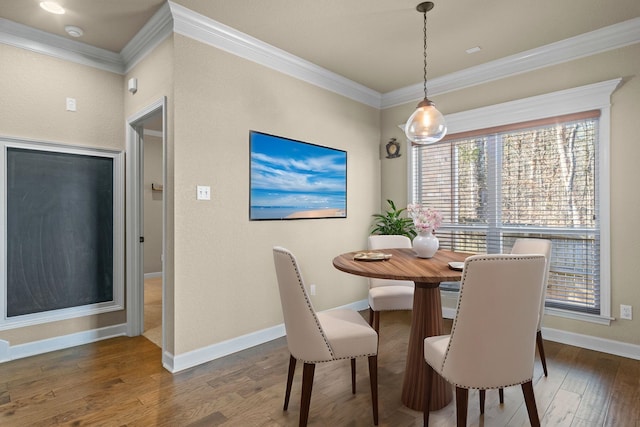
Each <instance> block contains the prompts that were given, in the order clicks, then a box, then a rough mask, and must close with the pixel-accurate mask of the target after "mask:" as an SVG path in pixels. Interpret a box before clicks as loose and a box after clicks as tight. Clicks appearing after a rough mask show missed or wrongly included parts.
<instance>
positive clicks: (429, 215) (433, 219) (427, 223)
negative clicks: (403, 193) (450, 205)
mask: <svg viewBox="0 0 640 427" xmlns="http://www.w3.org/2000/svg"><path fill="white" fill-rule="evenodd" d="M407 212H408V214H409V216H410V217H411V218H412V219H413V226H414V227H415V229H416V231H418V232H422V231H430V232H435V231H436V230H437V229H438V228H440V226H441V225H442V214H441V213H440V212H438V211H437V210H435V209H431V208H427V207H424V206H422V205H419V204H410V205H408V206H407Z"/></svg>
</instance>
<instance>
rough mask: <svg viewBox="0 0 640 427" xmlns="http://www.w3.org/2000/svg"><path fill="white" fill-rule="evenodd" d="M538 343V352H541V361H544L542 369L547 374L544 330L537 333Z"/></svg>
mask: <svg viewBox="0 0 640 427" xmlns="http://www.w3.org/2000/svg"><path fill="white" fill-rule="evenodd" d="M536 344H538V353H540V361H542V370H543V371H544V376H545V377H546V376H548V375H547V358H546V357H544V344H543V343H542V331H538V333H537V334H536Z"/></svg>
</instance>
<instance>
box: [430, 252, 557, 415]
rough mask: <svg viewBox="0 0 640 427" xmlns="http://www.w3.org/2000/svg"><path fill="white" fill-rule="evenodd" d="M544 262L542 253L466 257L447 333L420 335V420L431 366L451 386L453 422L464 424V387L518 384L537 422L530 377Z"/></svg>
mask: <svg viewBox="0 0 640 427" xmlns="http://www.w3.org/2000/svg"><path fill="white" fill-rule="evenodd" d="M545 266H546V260H545V258H544V256H543V255H512V254H509V255H502V254H496V255H474V256H471V257H469V258H467V260H466V261H465V265H464V270H463V273H462V281H461V282H460V297H459V299H458V307H457V311H456V316H455V319H454V321H453V326H452V328H451V334H450V335H439V336H434V337H428V338H426V339H425V340H424V358H425V361H426V363H427V366H426V369H425V373H426V375H425V376H426V378H425V379H424V381H425V383H424V384H425V400H424V425H425V426H427V425H428V424H429V400H430V398H431V382H432V378H433V372H434V371H435V372H437V373H438V374H440V375H441V376H442V377H443V378H444V379H445V380H447V381H448V382H449V383H451V384H453V385H454V386H455V387H456V413H457V425H458V426H466V420H467V406H468V391H469V389H479V390H486V389H492V388H503V387H507V386H512V385H518V384H520V385H521V387H522V391H523V394H524V399H525V404H526V407H527V412H528V414H529V421H530V423H531V425H532V426H534V427H536V426H539V425H540V420H539V417H538V412H537V408H536V402H535V396H534V393H533V384H532V377H533V362H534V358H535V337H536V330H537V327H538V316H539V312H540V305H539V301H540V299H541V298H542V297H541V294H542V290H543V289H542V288H543V278H544V275H545V268H546V267H545ZM514 283H518V286H514Z"/></svg>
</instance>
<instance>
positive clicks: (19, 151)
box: [2, 143, 124, 327]
mask: <svg viewBox="0 0 640 427" xmlns="http://www.w3.org/2000/svg"><path fill="white" fill-rule="evenodd" d="M2 150H3V157H4V158H3V172H4V173H3V175H4V177H5V179H4V189H3V190H4V191H3V201H4V209H3V215H4V221H3V223H4V233H3V235H4V236H5V238H4V239H3V240H4V251H3V252H4V253H3V257H2V258H3V264H4V266H5V268H4V269H3V271H4V275H3V276H4V277H3V284H4V286H3V289H2V291H3V308H4V313H3V314H4V316H3V319H2V320H3V326H5V327H7V326H9V327H10V325H12V324H19V325H21V324H23V323H24V322H25V321H26V322H30V323H33V322H35V323H41V322H46V321H49V320H58V319H59V318H67V317H76V316H79V315H86V314H92V313H99V312H102V311H112V310H117V309H122V308H123V271H122V270H123V269H122V264H123V261H122V258H123V250H122V244H123V241H124V236H123V234H124V232H123V228H124V227H123V224H122V223H123V221H122V217H123V215H122V214H123V212H122V211H123V209H122V200H123V194H122V193H123V187H122V182H123V178H124V177H123V176H122V175H123V167H122V166H123V165H122V154H121V153H117V152H111V151H104V150H92V149H87V148H75V147H67V146H53V145H49V144H45V145H40V144H33V143H31V144H28V143H25V144H3V147H2Z"/></svg>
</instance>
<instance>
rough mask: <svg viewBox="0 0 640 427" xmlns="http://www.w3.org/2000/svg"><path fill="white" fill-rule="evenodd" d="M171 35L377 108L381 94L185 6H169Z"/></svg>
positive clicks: (171, 3)
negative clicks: (186, 38) (174, 34)
mask: <svg viewBox="0 0 640 427" xmlns="http://www.w3.org/2000/svg"><path fill="white" fill-rule="evenodd" d="M169 6H170V8H171V14H172V15H173V20H174V29H173V31H174V32H176V33H178V34H181V35H183V36H186V37H189V38H192V39H194V40H197V41H200V42H202V43H205V44H208V45H210V46H214V47H216V48H218V49H221V50H224V51H226V52H229V53H231V54H233V55H236V56H239V57H241V58H244V59H247V60H249V61H253V62H256V63H258V64H260V65H264V66H265V67H269V68H272V69H274V70H276V71H278V72H281V73H284V74H287V75H289V76H292V77H294V78H297V79H300V80H303V81H305V82H307V83H310V84H313V85H315V86H319V87H321V88H323V89H326V90H329V91H331V92H335V93H338V94H340V95H342V96H345V97H347V98H351V99H353V100H355V101H358V102H360V103H363V104H366V105H369V106H371V107H375V108H380V100H381V94H380V93H379V92H376V91H375V90H373V89H369V88H368V87H366V86H364V85H361V84H359V83H356V82H354V81H352V80H349V79H347V78H345V77H342V76H340V75H338V74H336V73H333V72H331V71H328V70H326V69H324V68H322V67H319V66H317V65H315V64H313V63H312V62H309V61H306V60H304V59H302V58H299V57H297V56H295V55H292V54H290V53H288V52H286V51H284V50H282V49H278V48H277V47H274V46H272V45H270V44H267V43H265V42H263V41H260V40H258V39H256V38H254V37H251V36H249V35H247V34H244V33H241V32H240V31H238V30H235V29H233V28H231V27H229V26H227V25H224V24H222V23H220V22H217V21H215V20H213V19H211V18H209V17H207V16H204V15H200V14H198V13H196V12H194V11H192V10H190V9H187V8H186V7H184V6H180V5H178V4H175V3H173V2H169Z"/></svg>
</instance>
